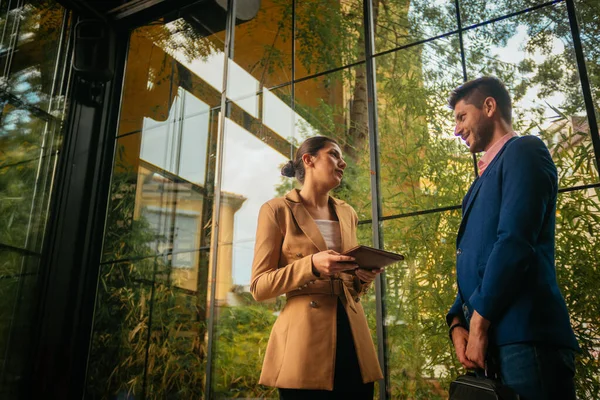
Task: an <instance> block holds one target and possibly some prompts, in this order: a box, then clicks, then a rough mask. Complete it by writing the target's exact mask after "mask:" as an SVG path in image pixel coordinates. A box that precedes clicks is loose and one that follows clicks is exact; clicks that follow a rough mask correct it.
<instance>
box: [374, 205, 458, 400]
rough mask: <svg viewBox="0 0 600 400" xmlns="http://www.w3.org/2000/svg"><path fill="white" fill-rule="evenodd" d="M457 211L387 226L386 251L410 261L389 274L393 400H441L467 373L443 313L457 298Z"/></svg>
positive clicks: (388, 324) (387, 306)
mask: <svg viewBox="0 0 600 400" xmlns="http://www.w3.org/2000/svg"><path fill="white" fill-rule="evenodd" d="M460 220H461V214H460V211H459V210H456V211H446V212H441V213H432V214H426V215H420V216H416V217H410V218H401V219H394V220H387V221H384V222H383V233H384V237H385V249H386V250H390V251H394V252H398V253H401V254H404V255H405V256H406V260H405V261H402V262H400V263H398V264H396V265H394V266H392V267H390V268H387V269H386V271H385V282H386V285H385V288H384V292H385V297H384V301H385V311H386V315H385V317H384V321H385V326H386V332H387V355H388V362H389V364H388V368H389V371H390V389H391V391H392V393H391V398H392V399H401V398H414V399H431V400H442V399H447V398H448V393H447V392H446V389H443V388H447V387H448V384H449V382H450V380H451V379H453V378H455V377H456V376H457V375H458V374H459V373H462V372H463V369H462V367H460V365H459V364H458V363H455V356H454V353H453V351H452V347H451V346H450V345H449V342H448V327H447V326H446V322H445V320H444V315H446V313H447V312H448V309H449V308H450V305H452V303H453V301H454V298H455V296H456V285H455V282H456V274H455V269H454V266H455V257H456V254H455V249H456V247H455V246H456V245H455V241H456V234H457V232H458V227H459V225H460Z"/></svg>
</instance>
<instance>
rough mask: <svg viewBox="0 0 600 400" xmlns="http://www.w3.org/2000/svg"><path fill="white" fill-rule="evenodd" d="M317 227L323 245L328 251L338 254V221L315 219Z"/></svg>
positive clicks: (340, 242) (339, 244)
mask: <svg viewBox="0 0 600 400" xmlns="http://www.w3.org/2000/svg"><path fill="white" fill-rule="evenodd" d="M315 222H316V223H317V227H318V228H319V230H320V231H321V235H322V236H323V239H325V244H327V248H328V249H329V250H334V251H337V252H338V253H339V252H340V250H341V248H342V234H341V232H340V223H339V222H338V221H329V220H326V219H315Z"/></svg>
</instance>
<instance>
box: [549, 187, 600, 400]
mask: <svg viewBox="0 0 600 400" xmlns="http://www.w3.org/2000/svg"><path fill="white" fill-rule="evenodd" d="M599 199H600V189H598V188H596V189H588V190H577V191H573V192H568V193H562V194H559V196H558V202H557V210H558V211H557V213H556V273H557V278H558V283H559V286H560V289H561V292H562V294H563V296H564V297H565V300H566V302H567V309H568V310H569V314H570V316H571V324H572V325H573V328H574V330H575V336H576V337H577V340H578V342H579V346H580V347H581V349H582V352H581V353H580V354H579V355H578V357H576V362H577V366H576V367H575V368H576V370H577V374H576V375H575V385H576V389H577V398H578V399H595V398H598V396H600V365H599V364H598V363H597V362H596V361H597V360H598V351H599V349H600V301H598V282H599V280H600V269H598V263H597V261H596V260H597V258H598V256H597V255H598V254H599V253H598V252H599V251H600V239H599V238H598V237H599V235H598V234H597V230H598V228H597V227H598V218H599V216H600V200H599Z"/></svg>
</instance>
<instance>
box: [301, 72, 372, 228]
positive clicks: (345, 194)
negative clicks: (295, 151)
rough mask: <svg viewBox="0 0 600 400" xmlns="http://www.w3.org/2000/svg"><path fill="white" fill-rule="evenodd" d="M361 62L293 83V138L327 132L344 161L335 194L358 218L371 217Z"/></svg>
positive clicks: (363, 82) (363, 80)
mask: <svg viewBox="0 0 600 400" xmlns="http://www.w3.org/2000/svg"><path fill="white" fill-rule="evenodd" d="M365 76H366V72H365V66H364V64H362V65H359V66H357V67H353V68H347V69H345V70H342V71H339V72H335V73H331V74H327V75H323V76H319V77H317V78H312V79H308V80H306V81H303V82H300V83H296V90H295V93H296V98H295V104H296V123H295V127H296V136H295V138H296V140H297V141H298V143H301V142H302V141H303V140H304V139H306V138H308V137H310V136H315V135H324V136H329V137H331V138H333V139H335V140H336V141H338V143H339V144H340V147H341V148H342V153H343V156H344V160H345V161H346V163H348V166H347V167H346V170H345V171H344V179H343V180H342V184H341V185H340V186H339V187H338V188H336V189H335V190H334V193H335V196H336V197H339V198H341V199H343V200H345V201H347V202H348V203H349V204H350V205H351V206H352V207H354V209H355V210H356V212H357V214H358V219H359V220H365V219H371V166H370V161H369V160H370V159H369V133H368V132H369V130H368V129H369V128H368V116H369V115H368V110H367V103H368V100H367V84H366V78H365Z"/></svg>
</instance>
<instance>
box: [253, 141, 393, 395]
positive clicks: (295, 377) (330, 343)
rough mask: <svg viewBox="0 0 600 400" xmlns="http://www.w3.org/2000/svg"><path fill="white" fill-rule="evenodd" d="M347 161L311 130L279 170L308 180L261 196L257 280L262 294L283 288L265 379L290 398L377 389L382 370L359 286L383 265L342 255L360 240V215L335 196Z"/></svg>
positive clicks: (263, 381) (259, 297) (255, 290)
mask: <svg viewBox="0 0 600 400" xmlns="http://www.w3.org/2000/svg"><path fill="white" fill-rule="evenodd" d="M345 168H346V163H345V162H344V159H343V158H342V151H341V149H340V146H339V145H338V144H337V143H336V142H335V141H334V140H332V139H330V138H327V137H324V136H317V137H312V138H309V139H307V140H306V141H305V142H304V143H303V144H302V145H301V146H300V147H299V148H298V151H297V152H296V158H295V160H294V161H290V162H288V163H287V164H286V165H285V166H284V167H283V168H282V170H281V173H282V175H284V176H288V177H293V176H295V177H296V179H298V181H300V183H302V184H303V186H302V190H297V189H294V190H292V191H291V192H289V193H288V194H287V195H285V196H284V197H282V198H276V199H273V200H270V201H268V202H267V203H265V204H263V206H262V207H261V209H260V213H259V217H258V228H257V233H256V245H255V248H254V262H253V264H252V283H251V287H250V290H251V292H252V295H253V296H254V298H255V299H256V300H258V301H261V300H266V299H270V298H274V297H277V296H280V295H282V294H285V295H286V296H287V302H286V305H285V307H284V309H283V310H282V311H281V314H280V315H279V317H278V318H277V321H276V322H275V325H274V326H273V330H272V331H271V337H270V338H269V344H268V345H267V351H266V354H265V359H264V363H263V369H262V373H261V376H260V383H261V384H263V385H268V386H274V387H277V388H279V394H280V398H281V399H284V400H288V399H307V398H309V399H337V398H344V399H348V398H351V399H372V398H373V382H374V381H376V380H378V379H381V378H382V374H381V369H380V368H379V363H378V361H377V356H376V352H375V346H374V345H373V341H372V340H371V335H370V332H369V327H368V326H367V320H366V318H365V314H364V311H363V308H362V305H361V303H360V296H361V294H362V293H364V291H365V289H366V288H367V287H368V286H369V284H370V283H371V282H372V281H373V280H374V279H375V276H376V275H377V274H378V273H379V272H381V271H379V270H376V271H372V272H371V271H367V270H362V269H358V266H357V265H356V264H354V263H353V261H354V258H352V257H348V256H344V255H341V254H340V253H342V252H343V251H345V250H348V249H350V248H352V247H354V246H356V245H357V239H356V226H357V223H358V217H357V215H356V212H355V211H354V210H353V209H352V207H350V206H349V205H348V204H346V203H345V202H343V201H341V200H337V199H334V198H333V197H331V196H329V191H330V190H332V189H333V188H335V187H337V186H338V185H339V184H340V183H341V181H342V177H343V175H344V169H345Z"/></svg>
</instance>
